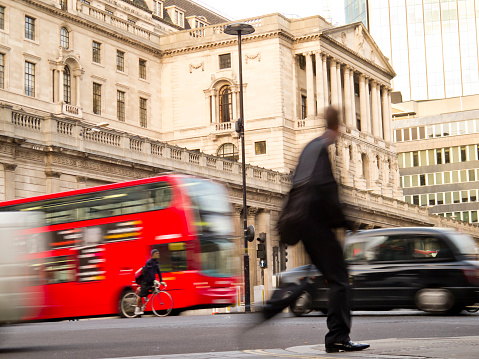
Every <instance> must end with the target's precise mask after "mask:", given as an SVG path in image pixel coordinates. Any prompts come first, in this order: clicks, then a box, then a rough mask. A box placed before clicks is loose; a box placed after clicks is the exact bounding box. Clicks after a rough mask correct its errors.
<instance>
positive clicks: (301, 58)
mask: <svg viewBox="0 0 479 359" xmlns="http://www.w3.org/2000/svg"><path fill="white" fill-rule="evenodd" d="M298 63H299V68H300V69H301V70H306V56H303V55H299V56H298Z"/></svg>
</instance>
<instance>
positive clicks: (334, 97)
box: [329, 59, 338, 107]
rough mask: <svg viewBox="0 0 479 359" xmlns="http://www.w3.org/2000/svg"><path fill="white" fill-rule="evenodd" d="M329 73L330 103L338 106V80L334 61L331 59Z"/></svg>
mask: <svg viewBox="0 0 479 359" xmlns="http://www.w3.org/2000/svg"><path fill="white" fill-rule="evenodd" d="M329 66H330V67H329V68H330V70H329V72H330V74H331V79H330V80H331V105H333V106H335V107H338V80H337V79H336V75H337V72H336V61H334V60H333V59H331V63H330V65H329Z"/></svg>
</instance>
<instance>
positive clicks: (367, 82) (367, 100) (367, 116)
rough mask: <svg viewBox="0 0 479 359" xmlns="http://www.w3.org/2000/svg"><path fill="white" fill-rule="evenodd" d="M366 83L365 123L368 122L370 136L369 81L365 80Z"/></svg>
mask: <svg viewBox="0 0 479 359" xmlns="http://www.w3.org/2000/svg"><path fill="white" fill-rule="evenodd" d="M365 83H366V121H367V122H368V133H369V134H371V131H372V128H371V93H370V91H369V79H368V78H366V79H365Z"/></svg>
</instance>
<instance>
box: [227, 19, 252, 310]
mask: <svg viewBox="0 0 479 359" xmlns="http://www.w3.org/2000/svg"><path fill="white" fill-rule="evenodd" d="M224 32H225V34H228V35H237V36H238V57H239V83H240V92H239V93H240V118H239V119H238V122H237V128H236V130H237V131H238V133H239V136H240V138H241V159H242V169H243V231H244V233H243V237H244V251H245V252H244V279H245V311H246V312H249V311H250V304H251V301H250V281H249V255H248V240H252V238H251V237H253V238H254V229H251V228H248V220H247V210H246V208H247V207H246V162H245V149H244V110H243V60H242V56H241V36H242V35H249V34H252V33H253V32H254V27H253V26H251V25H249V24H244V23H234V24H230V25H228V26H226V27H225V29H224ZM251 232H252V233H251Z"/></svg>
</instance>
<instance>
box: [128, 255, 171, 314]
mask: <svg viewBox="0 0 479 359" xmlns="http://www.w3.org/2000/svg"><path fill="white" fill-rule="evenodd" d="M159 258H160V252H159V251H158V249H153V250H152V251H151V258H150V259H148V260H147V261H146V264H145V266H144V267H143V280H142V281H141V287H140V293H139V294H138V301H137V302H136V308H135V315H141V314H143V298H146V297H147V296H148V294H149V292H150V289H151V288H152V287H153V285H154V284H155V277H156V275H157V274H158V278H159V279H160V283H161V285H165V282H163V280H162V278H161V271H160V265H159V263H158V259H159Z"/></svg>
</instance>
